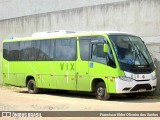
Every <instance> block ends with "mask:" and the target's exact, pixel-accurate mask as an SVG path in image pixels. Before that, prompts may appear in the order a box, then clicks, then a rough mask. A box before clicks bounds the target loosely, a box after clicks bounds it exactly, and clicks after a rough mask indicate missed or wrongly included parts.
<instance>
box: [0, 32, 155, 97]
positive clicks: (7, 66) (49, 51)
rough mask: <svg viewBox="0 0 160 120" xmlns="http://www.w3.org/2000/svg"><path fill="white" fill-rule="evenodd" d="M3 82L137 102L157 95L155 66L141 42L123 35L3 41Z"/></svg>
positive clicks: (45, 34)
mask: <svg viewBox="0 0 160 120" xmlns="http://www.w3.org/2000/svg"><path fill="white" fill-rule="evenodd" d="M2 76H3V82H4V83H6V84H11V85H15V86H22V87H23V86H27V87H28V92H29V93H31V94H35V93H39V91H40V90H41V89H55V90H71V91H86V92H94V93H95V96H96V97H97V99H100V100H107V99H109V98H110V95H111V94H120V93H125V94H126V95H127V96H135V95H137V94H138V93H140V92H151V91H154V90H155V87H156V83H157V78H156V72H155V65H154V63H153V60H152V58H151V55H150V53H149V52H148V50H147V48H146V46H145V44H144V42H143V41H142V40H141V38H140V37H138V36H135V35H132V34H128V33H123V32H114V31H111V32H107V31H94V32H75V33H74V32H72V31H63V32H62V31H59V32H58V31H56V32H53V33H48V32H42V33H35V34H34V35H33V36H32V37H29V38H14V39H11V40H4V41H3V58H2Z"/></svg>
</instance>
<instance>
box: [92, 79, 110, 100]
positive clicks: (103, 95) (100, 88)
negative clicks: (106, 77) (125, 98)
mask: <svg viewBox="0 0 160 120" xmlns="http://www.w3.org/2000/svg"><path fill="white" fill-rule="evenodd" d="M95 95H96V98H97V99H98V100H108V99H109V98H110V94H109V93H107V91H106V85H105V83H104V82H99V83H98V84H97V85H96V88H95Z"/></svg>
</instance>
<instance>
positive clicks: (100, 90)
mask: <svg viewBox="0 0 160 120" xmlns="http://www.w3.org/2000/svg"><path fill="white" fill-rule="evenodd" d="M97 95H98V96H101V97H102V96H104V88H103V87H99V88H98V89H97Z"/></svg>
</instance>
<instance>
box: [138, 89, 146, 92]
mask: <svg viewBox="0 0 160 120" xmlns="http://www.w3.org/2000/svg"><path fill="white" fill-rule="evenodd" d="M138 91H139V92H144V91H146V89H139V90H138Z"/></svg>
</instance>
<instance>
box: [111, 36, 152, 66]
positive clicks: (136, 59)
mask: <svg viewBox="0 0 160 120" xmlns="http://www.w3.org/2000/svg"><path fill="white" fill-rule="evenodd" d="M109 38H110V40H111V42H112V44H113V46H114V49H115V51H116V54H117V57H118V61H119V62H122V63H127V64H131V65H148V64H150V63H152V59H151V56H150V54H149V52H148V50H147V48H146V46H145V45H144V43H143V42H142V40H141V38H139V37H136V36H129V35H110V36H109Z"/></svg>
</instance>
